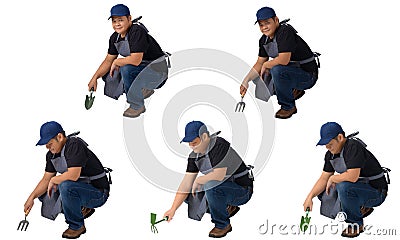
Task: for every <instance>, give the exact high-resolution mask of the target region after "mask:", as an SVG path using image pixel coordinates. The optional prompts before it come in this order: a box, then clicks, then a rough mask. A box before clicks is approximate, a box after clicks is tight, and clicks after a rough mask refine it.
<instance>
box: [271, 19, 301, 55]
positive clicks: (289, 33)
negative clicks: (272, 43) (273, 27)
mask: <svg viewBox="0 0 400 240" xmlns="http://www.w3.org/2000/svg"><path fill="white" fill-rule="evenodd" d="M276 43H277V44H278V52H279V53H283V52H291V53H292V54H293V53H294V52H295V50H296V46H297V44H296V32H295V31H294V30H293V28H291V27H288V26H285V25H281V26H279V28H278V30H277V31H276Z"/></svg>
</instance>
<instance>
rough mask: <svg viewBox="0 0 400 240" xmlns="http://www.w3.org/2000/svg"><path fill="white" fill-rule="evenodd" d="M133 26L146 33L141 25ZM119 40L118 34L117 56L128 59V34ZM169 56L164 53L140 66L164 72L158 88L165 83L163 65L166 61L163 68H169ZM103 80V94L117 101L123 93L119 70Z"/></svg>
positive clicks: (116, 43)
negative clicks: (147, 66) (140, 28)
mask: <svg viewBox="0 0 400 240" xmlns="http://www.w3.org/2000/svg"><path fill="white" fill-rule="evenodd" d="M133 24H136V25H138V26H140V27H142V28H143V29H144V30H145V31H146V32H148V30H147V28H146V27H145V26H144V25H143V24H142V23H139V22H137V21H134V22H133ZM119 38H120V34H118V36H117V40H116V41H115V43H114V46H115V48H116V49H117V51H118V54H120V55H121V56H124V57H128V56H130V55H131V49H130V47H129V42H128V33H127V34H126V35H125V38H124V40H122V41H119V42H118V39H119ZM170 55H171V54H170V53H168V52H164V55H163V56H161V57H160V58H158V59H156V60H154V61H147V60H143V61H142V62H141V64H146V65H148V64H151V65H150V67H151V68H154V70H155V71H157V72H163V73H164V72H165V73H164V74H163V76H162V80H163V82H162V83H161V84H160V85H159V86H158V87H157V88H160V87H161V86H162V85H164V83H165V81H166V80H167V78H168V69H164V68H163V67H162V66H163V63H164V61H165V60H166V61H167V62H166V67H165V68H170V67H171V64H170V61H169V56H170ZM102 78H103V80H104V82H105V85H104V94H105V95H106V96H108V97H111V98H114V99H118V98H119V96H121V95H122V94H123V93H124V82H123V81H122V77H121V73H120V71H119V70H115V71H114V73H113V77H111V76H110V73H107V74H106V75H104V76H103V77H102Z"/></svg>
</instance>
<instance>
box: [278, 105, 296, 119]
mask: <svg viewBox="0 0 400 240" xmlns="http://www.w3.org/2000/svg"><path fill="white" fill-rule="evenodd" d="M295 113H297V108H296V106H294V107H293V108H292V109H290V110H284V109H282V108H281V109H280V110H279V111H277V112H276V114H275V117H276V118H281V119H286V118H290V117H291V116H292V115H293V114H295Z"/></svg>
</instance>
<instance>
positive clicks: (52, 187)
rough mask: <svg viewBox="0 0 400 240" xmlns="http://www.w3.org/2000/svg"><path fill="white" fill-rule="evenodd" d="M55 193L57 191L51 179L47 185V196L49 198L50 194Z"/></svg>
mask: <svg viewBox="0 0 400 240" xmlns="http://www.w3.org/2000/svg"><path fill="white" fill-rule="evenodd" d="M55 191H57V184H55V183H53V181H52V179H51V180H50V182H49V185H47V195H48V196H49V197H51V194H52V193H53V192H55Z"/></svg>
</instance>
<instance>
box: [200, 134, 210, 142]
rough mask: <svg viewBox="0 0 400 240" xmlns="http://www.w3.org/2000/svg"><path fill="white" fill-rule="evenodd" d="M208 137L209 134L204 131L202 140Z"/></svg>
mask: <svg viewBox="0 0 400 240" xmlns="http://www.w3.org/2000/svg"><path fill="white" fill-rule="evenodd" d="M207 138H208V134H207V133H203V134H201V140H203V141H205V140H207Z"/></svg>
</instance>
